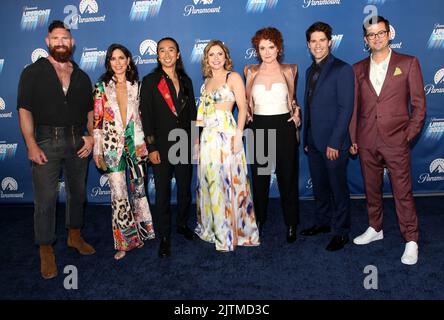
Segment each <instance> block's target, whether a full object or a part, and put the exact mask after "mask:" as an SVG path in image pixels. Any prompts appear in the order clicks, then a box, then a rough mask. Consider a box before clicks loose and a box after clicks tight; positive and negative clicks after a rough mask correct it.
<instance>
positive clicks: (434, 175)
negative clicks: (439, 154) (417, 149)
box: [418, 158, 444, 183]
mask: <svg viewBox="0 0 444 320" xmlns="http://www.w3.org/2000/svg"><path fill="white" fill-rule="evenodd" d="M440 181H444V159H442V158H438V159H435V160H433V161H432V162H431V163H430V167H429V172H426V173H422V174H420V175H419V178H418V183H429V182H440Z"/></svg>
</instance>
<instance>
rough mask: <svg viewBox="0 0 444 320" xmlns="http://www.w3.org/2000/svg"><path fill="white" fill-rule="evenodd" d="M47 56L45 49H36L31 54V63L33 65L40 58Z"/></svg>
mask: <svg viewBox="0 0 444 320" xmlns="http://www.w3.org/2000/svg"><path fill="white" fill-rule="evenodd" d="M48 56H49V54H48V52H47V51H46V50H45V49H42V48H37V49H35V50H34V51H33V52H32V53H31V61H32V63H34V62H36V61H37V60H39V59H40V58H47V57H48Z"/></svg>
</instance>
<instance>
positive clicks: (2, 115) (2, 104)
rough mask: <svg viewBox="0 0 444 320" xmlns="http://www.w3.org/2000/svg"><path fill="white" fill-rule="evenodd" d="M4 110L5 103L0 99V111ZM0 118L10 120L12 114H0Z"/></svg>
mask: <svg viewBox="0 0 444 320" xmlns="http://www.w3.org/2000/svg"><path fill="white" fill-rule="evenodd" d="M5 109H6V102H5V100H3V98H2V97H0V111H4V110H5ZM0 118H12V112H0Z"/></svg>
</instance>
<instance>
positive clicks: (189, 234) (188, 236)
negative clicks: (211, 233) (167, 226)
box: [177, 226, 196, 240]
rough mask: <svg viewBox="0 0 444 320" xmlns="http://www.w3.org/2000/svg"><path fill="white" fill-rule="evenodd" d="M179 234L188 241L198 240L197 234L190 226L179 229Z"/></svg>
mask: <svg viewBox="0 0 444 320" xmlns="http://www.w3.org/2000/svg"><path fill="white" fill-rule="evenodd" d="M177 233H178V234H181V235H183V236H184V237H185V239H187V240H193V239H196V234H195V233H194V232H193V231H191V229H190V228H188V226H179V227H177Z"/></svg>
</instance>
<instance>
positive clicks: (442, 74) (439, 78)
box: [424, 68, 444, 95]
mask: <svg viewBox="0 0 444 320" xmlns="http://www.w3.org/2000/svg"><path fill="white" fill-rule="evenodd" d="M433 82H434V83H428V84H426V85H425V86H424V91H425V94H426V95H429V94H440V93H444V68H442V69H439V70H438V71H436V73H435V77H434V78H433Z"/></svg>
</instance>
